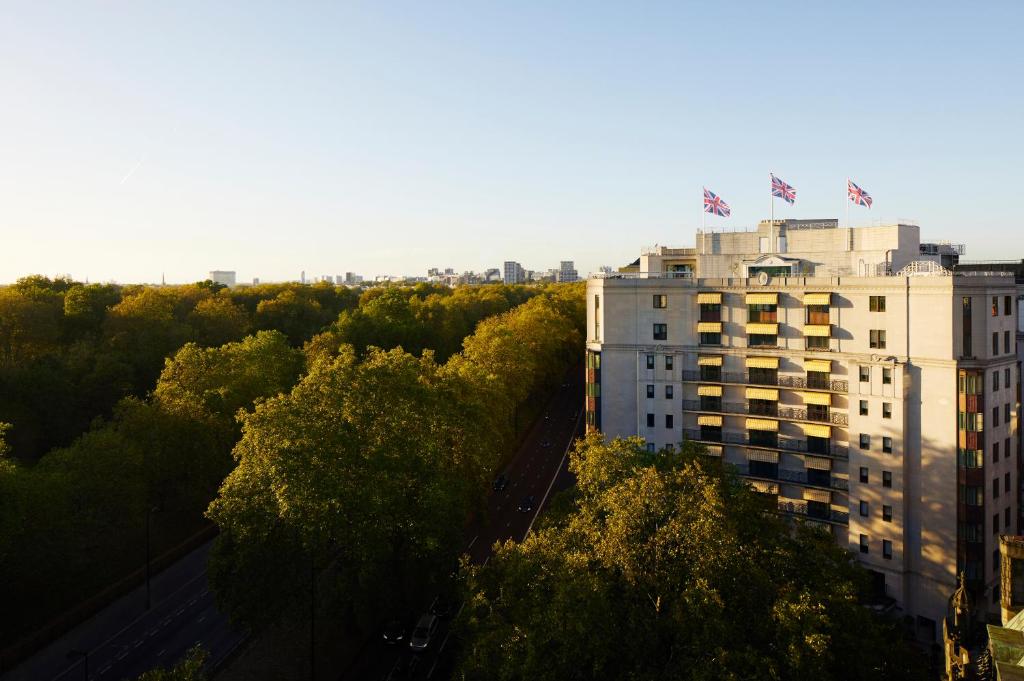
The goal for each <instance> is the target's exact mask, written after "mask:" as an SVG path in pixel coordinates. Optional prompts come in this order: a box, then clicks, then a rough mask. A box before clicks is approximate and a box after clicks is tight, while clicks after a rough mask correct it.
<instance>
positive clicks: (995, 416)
mask: <svg viewBox="0 0 1024 681" xmlns="http://www.w3.org/2000/svg"><path fill="white" fill-rule="evenodd" d="M998 426H999V407H992V427H993V428H996V427H998Z"/></svg>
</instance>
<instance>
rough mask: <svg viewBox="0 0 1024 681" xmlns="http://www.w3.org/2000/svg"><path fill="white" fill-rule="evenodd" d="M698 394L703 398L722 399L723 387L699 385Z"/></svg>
mask: <svg viewBox="0 0 1024 681" xmlns="http://www.w3.org/2000/svg"><path fill="white" fill-rule="evenodd" d="M697 394H698V395H700V396H701V397H721V396H722V386H720V385H698V386H697Z"/></svg>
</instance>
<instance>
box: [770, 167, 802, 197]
mask: <svg viewBox="0 0 1024 681" xmlns="http://www.w3.org/2000/svg"><path fill="white" fill-rule="evenodd" d="M772 196H777V197H779V198H780V199H782V200H783V201H785V202H786V203H793V202H794V201H796V190H795V189H793V188H792V187H790V186H789V185H788V184H786V183H785V182H783V181H782V180H780V179H779V178H777V177H775V175H774V174H773V175H772Z"/></svg>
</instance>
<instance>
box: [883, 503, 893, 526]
mask: <svg viewBox="0 0 1024 681" xmlns="http://www.w3.org/2000/svg"><path fill="white" fill-rule="evenodd" d="M882 520H884V521H885V522H887V523H891V522H892V506H883V507H882Z"/></svg>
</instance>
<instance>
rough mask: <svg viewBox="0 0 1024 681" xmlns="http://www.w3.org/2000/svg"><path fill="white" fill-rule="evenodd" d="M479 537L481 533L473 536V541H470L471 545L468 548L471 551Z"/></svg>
mask: <svg viewBox="0 0 1024 681" xmlns="http://www.w3.org/2000/svg"><path fill="white" fill-rule="evenodd" d="M479 538H480V535H479V534H478V535H477V536H475V537H473V539H472V541H470V542H469V546H467V547H466V550H467V551H469V550H470V549H471V548H473V544H475V543H476V540H477V539H479Z"/></svg>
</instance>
